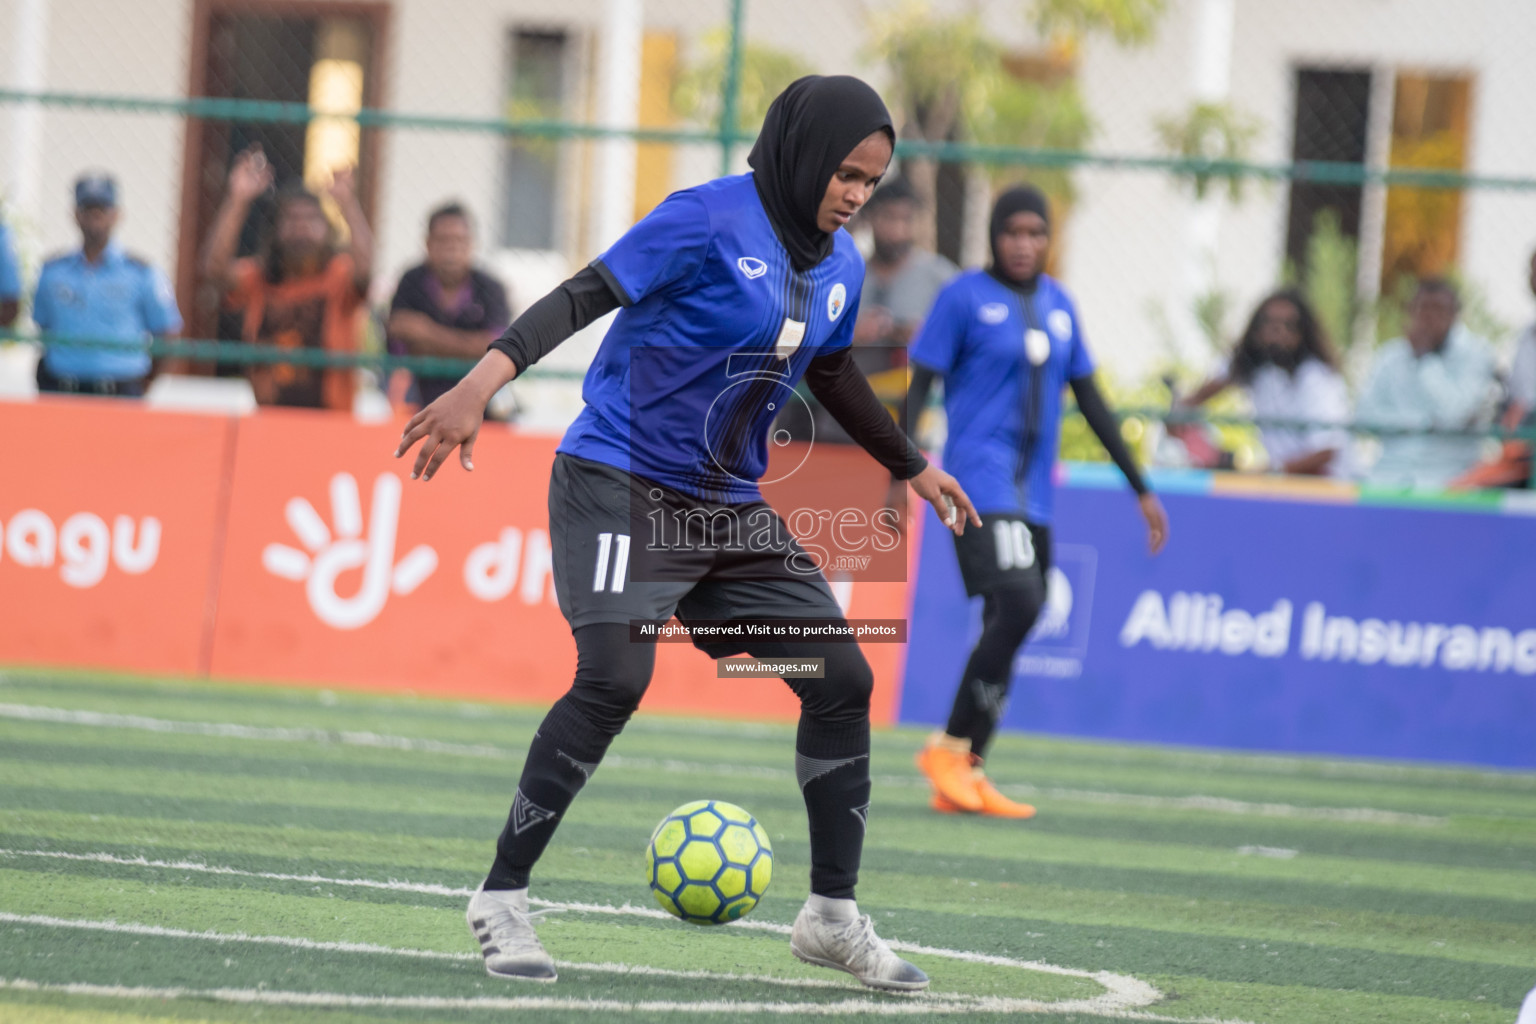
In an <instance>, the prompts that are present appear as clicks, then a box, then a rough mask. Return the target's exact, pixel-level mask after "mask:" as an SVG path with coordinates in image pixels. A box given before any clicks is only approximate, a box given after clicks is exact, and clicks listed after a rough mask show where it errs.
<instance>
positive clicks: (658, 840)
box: [645, 800, 773, 924]
mask: <svg viewBox="0 0 1536 1024" xmlns="http://www.w3.org/2000/svg"><path fill="white" fill-rule="evenodd" d="M645 866H646V871H647V873H648V874H649V875H650V880H651V892H652V893H653V894H654V895H655V896H656V902H657V903H660V904H661V906H662V908H663V909H665V910H666V911H667V912H668V913H670V914H676V915H677V916H678V917H680V918H682V919H683V920H684V921H687V922H688V923H689V924H726V923H727V922H730V921H735V920H736V919H737V918H740V917H742V916H743V915H745V914H746V913H747V912H748V911H750V910H751V909H752V908H753V907H755V906H757V901H758V900H760V899H762V898H763V893H765V892H767V891H768V882H769V880H770V879H771V878H772V877H773V847H772V846H770V845H769V843H768V833H767V832H764V831H763V826H761V825H759V824H758V823H757V819H756V818H754V817H752V815H750V814H748V813H747V812H746V811H744V810H742V809H741V808H740V807H737V806H736V805H735V804H729V803H726V802H725V801H724V800H695V801H693V802H692V803H688V804H683V806H681V807H679V808H678V809H677V810H675V811H673V812H672V813H671V814H669V815H667V816H666V817H665V818H663V819H662V820H661V824H660V825H657V826H656V831H655V832H653V833H651V845H650V846H648V847H646V850H645Z"/></svg>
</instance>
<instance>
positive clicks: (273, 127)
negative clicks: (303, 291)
mask: <svg viewBox="0 0 1536 1024" xmlns="http://www.w3.org/2000/svg"><path fill="white" fill-rule="evenodd" d="M388 10H389V9H388V6H387V5H386V4H382V3H323V2H297V0H199V2H198V3H197V5H196V7H195V9H194V12H193V32H192V61H191V66H192V77H191V82H190V83H189V89H188V91H189V95H191V96H208V97H220V98H223V97H228V98H232V99H241V100H261V101H268V102H272V103H282V104H298V105H304V104H312V103H315V102H316V97H317V90H322V89H324V88H325V87H326V79H327V76H329V75H333V74H336V73H338V69H341V73H345V71H346V69H349V68H350V69H354V76H353V77H354V80H355V78H356V75H355V70H356V69H360V72H361V94H360V96H359V97H358V98H359V100H360V102H361V105H362V106H364V107H372V108H376V107H379V106H381V105H382V88H381V85H382V83H381V81H380V75H379V67H380V66H381V55H382V49H383V41H384V32H385V27H386V21H387V18H388ZM326 124H329V125H335V124H337V122H326ZM348 130H350V129H348ZM377 134H378V133H377V132H376V131H374V130H370V129H364V130H362V131H361V132H359V133H357V134H356V140H357V141H356V144H355V145H351V144H345V145H343V147H342V150H341V151H342V152H344V153H345V157H346V158H347V159H355V160H356V162H357V167H358V171H357V183H358V192H359V198H360V199H361V201H362V204H363V209H364V210H365V211H366V212H367V213H368V215H369V220H370V221H371V220H372V219H373V205H374V192H375V182H376V179H377V165H378V152H377V151H378V139H377ZM328 141H330V142H332V144H331V145H329V146H327V145H326V143H327V142H328ZM253 143H260V144H261V147H262V149H263V150H264V152H265V153H266V155H267V159H268V160H269V161H271V163H272V166H273V170H274V172H275V173H276V177H277V183H278V185H279V186H282V185H285V184H289V183H297V182H302V181H303V180H304V178H305V174H306V170H308V171H309V172H311V174H313V172H314V170H315V166H316V162H317V159H318V158H320V157H321V156H322V150H323V151H324V152H325V153H329V152H331V151H333V150H335V149H336V147H335V145H334V142H333V140H331V139H330V138H329V137H327V136H324V135H317V134H316V132H315V130H314V128H313V126H312V125H307V124H304V123H251V122H230V121H216V120H204V119H200V118H192V119H189V121H188V123H187V135H186V143H185V149H184V153H183V170H182V197H181V232H180V245H179V250H180V251H179V253H178V260H177V275H176V285H177V288H176V290H177V297H178V299H179V301H180V304H181V308H182V309H183V310H185V311H186V312H187V334H188V335H189V336H190V337H201V338H208V337H221V338H231V337H236V336H238V331H237V330H235V329H234V328H233V326H232V325H231V324H230V323H221V322H220V321H221V319H224V318H222V317H221V316H220V313H219V304H218V295H217V292H216V290H215V289H214V288H212V287H210V286H209V285H208V283H207V282H204V281H200V280H199V279H198V273H197V262H198V256H199V254H200V252H201V249H202V245H203V240H204V238H206V236H207V233H208V229H209V228H210V226H211V225H212V223H213V218H214V215H215V213H216V212H217V211H218V208H219V204H220V202H221V201H222V200H223V197H224V187H225V180H226V177H227V175H228V172H229V165H230V161H231V160H232V159H233V157H234V155H235V154H236V153H238V152H240V151H241V150H242V149H245V148H246V147H247V146H249V145H252V144H253ZM271 212H272V211H271V203H270V200H268V201H262V202H258V203H257V204H256V205H255V206H254V207H253V209H252V213H251V216H250V218H249V219H248V220H247V222H246V225H245V230H244V233H243V235H242V237H241V242H240V253H241V255H248V254H250V253H253V252H255V251H256V249H257V247H258V245H259V244H260V241H261V237H262V233H263V231H264V229H265V227H266V225H267V223H268V220H269V218H270V216H271Z"/></svg>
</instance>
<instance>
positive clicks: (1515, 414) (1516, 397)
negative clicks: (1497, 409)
mask: <svg viewBox="0 0 1536 1024" xmlns="http://www.w3.org/2000/svg"><path fill="white" fill-rule="evenodd" d="M1530 272H1531V273H1530V287H1531V294H1532V295H1536V252H1533V253H1531V266H1530ZM1533 415H1536V321H1532V322H1531V323H1530V324H1528V325H1527V326H1526V328H1525V330H1523V331H1521V332H1520V338H1519V340H1518V341H1516V342H1515V364H1514V366H1513V367H1512V368H1511V369H1510V371H1509V406H1508V408H1506V409H1505V410H1504V418H1503V420H1502V425H1503V427H1504V429H1505V430H1518V429H1519V428H1520V427H1522V426H1524V425H1526V423H1527V422H1529V421H1531V420H1532V418H1533Z"/></svg>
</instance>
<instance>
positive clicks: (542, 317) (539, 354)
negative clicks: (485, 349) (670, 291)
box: [491, 266, 619, 377]
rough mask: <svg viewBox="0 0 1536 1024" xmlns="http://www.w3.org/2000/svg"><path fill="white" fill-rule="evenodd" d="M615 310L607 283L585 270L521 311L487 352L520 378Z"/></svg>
mask: <svg viewBox="0 0 1536 1024" xmlns="http://www.w3.org/2000/svg"><path fill="white" fill-rule="evenodd" d="M618 308H619V299H618V296H616V295H615V294H614V293H613V289H612V288H610V287H609V285H608V282H607V280H606V279H605V278H604V277H603V276H602V275H601V274H600V273H598V271H597V270H596V269H595V268H594V267H590V266H589V267H585V268H583V269H582V271H581V272H580V273H579V274H577V275H576V276H575V277H572V278H569V279H567V280H566V281H564V282H562V283H561V284H560V286H559V287H557V288H556V289H555V290H554V291H552V292H550V293H549V294H548V295H546V296H544V297H543V298H542V299H540V300H539V301H538V302H535V303H534V304H533V305H531V306H529V307H528V308H527V309H525V310H524V311H523V315H522V316H520V317H518V318H517V319H516V320H514V321H512V326H511V327H508V328H507V329H506V330H505V331H503V332H502V335H501V337H499V338H497V339H496V340H495V341H493V342H491V348H494V349H497V350H499V351H501V352H504V353H505V354H506V356H507V358H508V359H511V360H512V364H513V365H514V366H516V367H517V375H518V376H519V377H521V376H522V375H523V371H524V370H526V369H528V367H530V366H532V365H533V364H534V363H536V362H538V361H539V360H540V359H543V358H544V357H545V356H547V355H549V353H550V352H551V351H552V350H553V349H554V347H555V346H556V345H558V344H560V343H561V342H562V341H564V340H565V339H567V338H569V337H570V336H571V335H573V334H575V333H576V332H577V331H579V330H581V329H582V328H583V327H585V326H587V325H588V324H590V323H592V322H593V321H595V320H597V319H598V318H600V317H603V316H606V315H607V314H609V313H611V312H613V311H614V310H616V309H618Z"/></svg>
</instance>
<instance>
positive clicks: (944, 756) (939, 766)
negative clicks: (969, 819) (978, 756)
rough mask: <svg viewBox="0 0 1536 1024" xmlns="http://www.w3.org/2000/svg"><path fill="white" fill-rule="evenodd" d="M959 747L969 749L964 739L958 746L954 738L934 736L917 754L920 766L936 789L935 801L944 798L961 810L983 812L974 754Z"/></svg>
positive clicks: (920, 769) (918, 765) (919, 768)
mask: <svg viewBox="0 0 1536 1024" xmlns="http://www.w3.org/2000/svg"><path fill="white" fill-rule="evenodd" d="M959 744H964V745H965V746H966V747H969V746H970V744H969V743H968V742H966V741H964V740H961V741H958V743H957V742H956V741H955V740H954V739H953V738H952V737H948V736H943V737H935V738H934V739H932V740H930V741H929V742H928V743H927V744H926V745H925V746H924V747H923V749H922V750H919V751H918V752H917V767H918V770H919V771H921V772H922V773H923V775H924V776H925V777H927V779H928V782H929V784H930V785H932V786H933V791H934V794H935V797H936V798H937V797H943V798H944V799H945V800H946V801H948V802H949V803H951V804H953V805H954V806H955V807H956V808H957V809H958V810H962V811H980V810H981V809H982V806H983V805H982V799H981V793H980V792H979V791H978V790H977V788H976V774H975V772H973V771H972V770H971V765H972V762H971V752H970V751H969V750H968V749H959ZM935 806H936V805H935Z"/></svg>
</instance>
